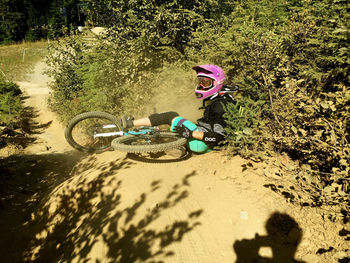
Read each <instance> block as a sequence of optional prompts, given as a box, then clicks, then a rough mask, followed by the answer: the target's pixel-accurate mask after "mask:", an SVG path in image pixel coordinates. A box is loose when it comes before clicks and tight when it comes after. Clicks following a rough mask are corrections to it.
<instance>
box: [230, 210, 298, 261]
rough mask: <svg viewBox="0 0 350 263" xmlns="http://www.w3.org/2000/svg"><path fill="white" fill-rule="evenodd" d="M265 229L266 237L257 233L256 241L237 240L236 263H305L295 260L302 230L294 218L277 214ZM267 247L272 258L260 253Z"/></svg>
mask: <svg viewBox="0 0 350 263" xmlns="http://www.w3.org/2000/svg"><path fill="white" fill-rule="evenodd" d="M265 228H266V231H267V235H266V236H259V235H258V233H256V234H255V237H254V239H243V240H237V241H236V242H235V243H234V244H233V249H234V252H235V253H236V256H237V260H236V263H250V262H253V263H255V262H259V263H260V262H275V263H281V262H283V263H289V262H297V263H303V261H298V260H296V259H294V256H295V252H296V249H297V247H298V245H299V243H300V241H301V238H302V229H301V228H300V227H299V225H298V223H297V222H296V221H295V220H294V219H293V218H292V217H290V216H289V215H287V214H282V213H279V212H275V213H273V214H272V215H271V216H270V217H269V219H268V220H267V221H266V224H265ZM266 247H267V248H270V249H271V251H272V255H271V257H266V256H264V255H261V253H260V251H261V250H262V248H266Z"/></svg>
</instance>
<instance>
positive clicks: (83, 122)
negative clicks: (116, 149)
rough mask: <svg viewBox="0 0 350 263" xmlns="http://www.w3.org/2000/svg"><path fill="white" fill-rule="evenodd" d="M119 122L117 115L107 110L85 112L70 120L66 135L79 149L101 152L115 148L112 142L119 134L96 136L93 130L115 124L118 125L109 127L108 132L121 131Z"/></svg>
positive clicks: (68, 140) (69, 141)
mask: <svg viewBox="0 0 350 263" xmlns="http://www.w3.org/2000/svg"><path fill="white" fill-rule="evenodd" d="M119 123H120V121H119V119H118V118H117V117H115V116H113V115H111V114H109V113H106V112H97V111H95V112H85V113H82V114H79V115H77V116H75V117H74V118H73V119H72V120H70V121H69V123H68V125H67V127H66V129H65V131H64V136H65V137H66V140H67V142H68V143H69V144H70V145H71V146H72V147H73V148H75V149H77V150H79V151H82V152H89V153H101V152H104V151H107V150H111V149H113V148H112V147H111V142H112V140H113V139H115V138H116V137H117V136H114V137H100V138H94V137H93V131H92V130H94V131H96V130H97V129H101V127H102V125H103V124H104V125H106V124H114V125H116V127H114V128H110V129H108V132H112V131H113V132H115V131H121V127H120V124H119Z"/></svg>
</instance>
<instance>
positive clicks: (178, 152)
mask: <svg viewBox="0 0 350 263" xmlns="http://www.w3.org/2000/svg"><path fill="white" fill-rule="evenodd" d="M186 152H187V151H186V148H185V147H184V146H180V147H178V148H174V149H170V150H166V151H165V154H166V155H169V156H171V157H174V158H181V157H184V156H185V155H186Z"/></svg>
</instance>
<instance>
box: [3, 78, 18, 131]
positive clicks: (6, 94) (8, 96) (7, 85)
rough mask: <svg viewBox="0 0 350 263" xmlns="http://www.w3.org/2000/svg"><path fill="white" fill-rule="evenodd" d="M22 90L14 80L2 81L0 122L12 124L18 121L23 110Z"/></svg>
mask: <svg viewBox="0 0 350 263" xmlns="http://www.w3.org/2000/svg"><path fill="white" fill-rule="evenodd" d="M21 93H22V92H21V90H20V89H19V87H18V85H17V84H15V83H13V82H5V81H0V113H1V114H0V124H1V125H6V126H7V125H11V124H12V123H14V122H16V121H18V117H19V116H20V114H21V111H22V104H21V99H20V97H19V95H20V94H21Z"/></svg>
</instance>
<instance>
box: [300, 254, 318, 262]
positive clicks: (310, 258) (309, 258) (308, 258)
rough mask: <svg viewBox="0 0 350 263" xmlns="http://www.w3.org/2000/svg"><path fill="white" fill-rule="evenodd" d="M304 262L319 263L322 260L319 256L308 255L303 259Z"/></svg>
mask: <svg viewBox="0 0 350 263" xmlns="http://www.w3.org/2000/svg"><path fill="white" fill-rule="evenodd" d="M302 260H303V261H305V262H307V263H319V262H320V260H319V258H318V256H316V255H314V254H308V255H305V256H304V257H303V258H302Z"/></svg>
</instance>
